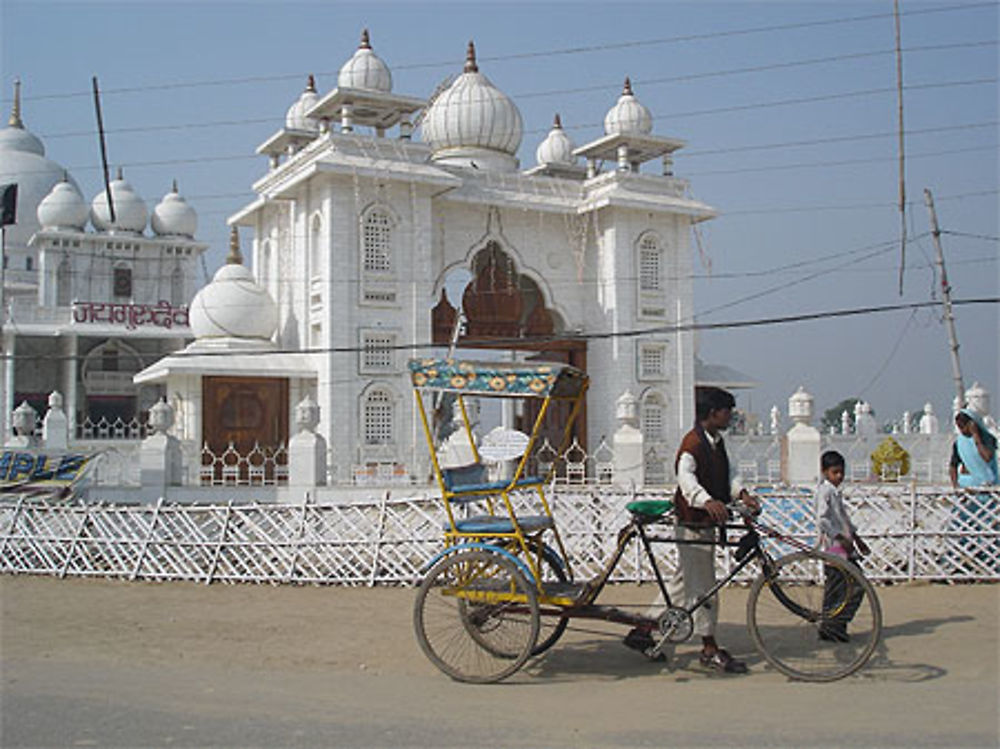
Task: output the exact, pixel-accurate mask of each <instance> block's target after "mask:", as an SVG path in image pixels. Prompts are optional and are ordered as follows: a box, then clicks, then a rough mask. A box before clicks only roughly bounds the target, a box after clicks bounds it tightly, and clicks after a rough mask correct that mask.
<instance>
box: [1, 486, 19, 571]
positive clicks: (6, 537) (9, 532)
mask: <svg viewBox="0 0 1000 749" xmlns="http://www.w3.org/2000/svg"><path fill="white" fill-rule="evenodd" d="M23 504H24V495H21V496H20V497H18V498H17V506H16V507H15V508H14V517H13V519H12V520H11V521H10V528H9V529H8V530H7V533H6V534H5V535H4V537H3V543H2V544H0V565H2V566H0V570H7V569H9V568H10V565H8V564H7V561H6V560H7V556H6V555H5V554H4V552H6V551H7V546H8V544H9V543H10V539H11V538H12V537H13V535H14V529H15V528H17V521H18V520H19V519H20V517H21V506H22V505H23Z"/></svg>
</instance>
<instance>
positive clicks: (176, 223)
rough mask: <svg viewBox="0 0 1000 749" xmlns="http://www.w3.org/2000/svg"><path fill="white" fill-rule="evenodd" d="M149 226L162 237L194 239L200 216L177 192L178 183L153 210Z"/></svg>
mask: <svg viewBox="0 0 1000 749" xmlns="http://www.w3.org/2000/svg"><path fill="white" fill-rule="evenodd" d="M149 224H150V226H151V227H152V229H153V231H154V232H156V234H157V235H158V236H161V237H169V236H178V237H192V238H193V237H194V233H195V232H196V231H197V230H198V214H197V213H195V210H194V208H192V207H191V206H190V205H189V204H188V202H187V201H186V200H184V198H183V197H181V195H180V193H178V192H177V183H176V182H174V185H173V189H172V190H171V191H170V192H168V193H167V194H166V195H164V196H163V200H161V201H160V202H159V203H157V204H156V207H155V208H153V215H152V218H151V219H150V222H149Z"/></svg>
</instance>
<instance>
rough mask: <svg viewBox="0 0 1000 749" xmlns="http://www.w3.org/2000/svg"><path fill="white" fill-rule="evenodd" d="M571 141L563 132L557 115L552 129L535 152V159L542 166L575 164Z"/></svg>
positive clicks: (575, 158)
mask: <svg viewBox="0 0 1000 749" xmlns="http://www.w3.org/2000/svg"><path fill="white" fill-rule="evenodd" d="M574 148H575V146H574V145H573V141H572V140H570V138H569V136H568V135H567V134H566V131H565V130H563V126H562V120H560V119H559V115H558V114H557V115H556V117H555V120H554V121H553V123H552V129H551V130H550V131H549V134H548V135H547V136H546V138H545V140H543V141H542V142H541V143H540V144H539V145H538V148H537V150H536V151H535V158H536V159H537V160H538V163H539V164H540V165H544V164H576V162H577V157H576V156H574V155H573V149H574Z"/></svg>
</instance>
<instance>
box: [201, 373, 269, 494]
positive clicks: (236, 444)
mask: <svg viewBox="0 0 1000 749" xmlns="http://www.w3.org/2000/svg"><path fill="white" fill-rule="evenodd" d="M202 435H203V441H204V442H205V444H207V445H208V448H209V450H211V451H212V453H214V454H215V455H217V456H219V455H222V454H223V453H225V452H226V450H227V449H228V447H229V445H232V446H233V449H234V450H235V451H236V452H237V453H239V455H240V456H242V457H244V458H245V457H246V456H248V455H250V453H251V452H252V451H254V447H255V446H257V447H259V448H260V451H263V453H265V454H267V455H273V454H274V453H275V451H277V450H279V449H282V452H283V448H286V447H287V445H288V380H287V378H275V377H205V378H203V379H202ZM266 465H267V466H268V469H269V470H268V473H272V474H273V467H274V462H273V461H272V460H268V461H267V462H266ZM219 470H220V471H221V466H220V468H219ZM248 471H249V468H248V467H247V466H246V465H244V466H242V467H241V470H240V472H239V473H240V480H241V481H242V480H246V479H247V476H246V475H244V474H245V473H247V472H248ZM217 478H218V477H217ZM266 478H267V479H272V480H273V478H274V477H273V475H270V476H267V477H266Z"/></svg>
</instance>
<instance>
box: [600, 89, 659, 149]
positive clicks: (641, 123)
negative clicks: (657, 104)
mask: <svg viewBox="0 0 1000 749" xmlns="http://www.w3.org/2000/svg"><path fill="white" fill-rule="evenodd" d="M652 130H653V115H652V114H650V112H649V110H648V109H647V108H646V107H645V106H644V105H643V104H641V103H640V102H639V100H638V99H637V98H636V96H635V94H634V93H632V82H631V81H630V80H629V79H628V78H626V79H625V88H624V90H623V91H622V95H621V96H620V97H618V102H617V103H616V104H615V105H614V106H613V107H611V109H609V110H608V113H607V114H606V115H605V116H604V134H605V135H619V134H621V135H648V134H649V133H650V132H652Z"/></svg>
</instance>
